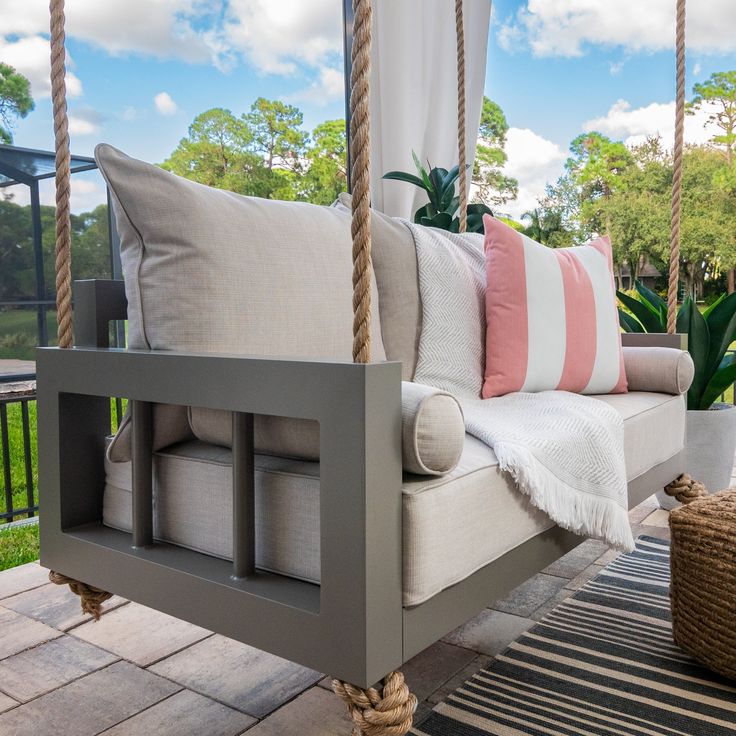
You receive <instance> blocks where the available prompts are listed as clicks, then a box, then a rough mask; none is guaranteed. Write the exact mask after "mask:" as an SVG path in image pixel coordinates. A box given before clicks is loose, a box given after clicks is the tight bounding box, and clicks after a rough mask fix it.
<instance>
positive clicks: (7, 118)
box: [0, 62, 34, 143]
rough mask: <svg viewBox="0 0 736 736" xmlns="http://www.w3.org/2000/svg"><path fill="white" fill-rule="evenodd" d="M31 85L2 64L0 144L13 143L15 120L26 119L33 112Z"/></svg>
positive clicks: (0, 79)
mask: <svg viewBox="0 0 736 736" xmlns="http://www.w3.org/2000/svg"><path fill="white" fill-rule="evenodd" d="M33 107H34V104H33V98H32V97H31V83H30V82H29V81H28V80H27V79H26V78H25V77H24V76H23V75H22V74H21V73H20V72H17V71H15V69H14V68H13V67H12V66H10V64H3V63H2V62H0V143H12V142H13V133H12V130H13V123H14V119H15V118H24V117H26V116H27V115H28V113H29V112H31V110H33Z"/></svg>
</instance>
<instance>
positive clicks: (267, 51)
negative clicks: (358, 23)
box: [224, 0, 342, 74]
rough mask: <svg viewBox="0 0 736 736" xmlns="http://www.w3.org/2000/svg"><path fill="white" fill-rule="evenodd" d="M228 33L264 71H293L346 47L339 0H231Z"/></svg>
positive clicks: (318, 62)
mask: <svg viewBox="0 0 736 736" xmlns="http://www.w3.org/2000/svg"><path fill="white" fill-rule="evenodd" d="M224 37H225V38H226V40H227V42H228V43H229V44H230V46H231V47H232V48H233V49H234V50H236V51H239V52H241V53H242V54H244V56H245V57H246V58H247V59H248V60H249V61H250V62H251V63H252V64H253V65H254V66H256V67H257V68H258V69H259V70H260V71H262V72H265V73H271V74H291V73H293V72H294V71H296V69H297V65H298V64H299V63H305V64H307V65H309V66H312V67H319V66H321V65H323V64H324V62H325V61H326V60H328V59H329V58H330V57H331V56H332V55H333V54H341V53H342V17H341V13H340V5H339V3H338V2H336V1H335V0H310V1H309V2H304V0H230V2H229V7H228V12H227V20H226V23H225V27H224Z"/></svg>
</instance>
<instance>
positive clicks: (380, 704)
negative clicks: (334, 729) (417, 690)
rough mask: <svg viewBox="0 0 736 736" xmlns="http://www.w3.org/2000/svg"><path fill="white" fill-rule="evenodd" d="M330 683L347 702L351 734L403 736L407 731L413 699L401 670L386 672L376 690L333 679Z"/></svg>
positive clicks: (414, 698)
mask: <svg viewBox="0 0 736 736" xmlns="http://www.w3.org/2000/svg"><path fill="white" fill-rule="evenodd" d="M332 687H333V689H334V690H335V692H336V693H337V695H339V696H340V697H341V698H342V699H343V700H344V701H345V703H346V704H347V706H348V710H349V711H350V717H351V718H352V719H353V723H354V724H355V727H354V728H353V736H404V735H405V734H406V733H408V732H409V729H410V728H411V726H412V720H413V718H414V711H415V710H416V709H417V699H416V697H415V696H414V695H412V693H411V692H409V688H408V687H407V685H406V683H405V682H404V675H402V674H401V672H392V673H391V674H390V675H388V676H387V677H386V678H385V679H384V680H383V687H382V689H381V691H380V692H379V691H378V690H376V688H373V687H369V688H368V689H367V690H363V689H361V688H359V687H355V686H354V685H348V684H346V683H344V682H340V680H333V681H332Z"/></svg>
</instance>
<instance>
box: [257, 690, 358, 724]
mask: <svg viewBox="0 0 736 736" xmlns="http://www.w3.org/2000/svg"><path fill="white" fill-rule="evenodd" d="M351 727H352V723H351V721H350V718H349V716H348V711H347V708H346V707H345V704H344V703H343V702H342V701H341V700H340V699H339V698H338V697H337V696H336V695H334V694H332V693H329V692H327V691H326V690H325V689H324V688H321V687H313V688H310V689H309V690H307V691H306V692H304V693H302V694H301V695H300V696H299V697H298V698H296V699H295V700H293V701H292V702H291V703H288V704H287V705H285V706H284V707H283V708H280V709H279V710H277V711H276V712H275V713H274V714H273V715H272V716H269V717H268V718H266V720H265V721H261V723H259V724H258V725H257V726H254V727H253V728H251V729H249V730H248V731H247V732H246V733H247V736H347V734H349V733H350V732H351Z"/></svg>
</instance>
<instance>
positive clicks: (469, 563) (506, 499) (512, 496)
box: [103, 393, 685, 606]
mask: <svg viewBox="0 0 736 736" xmlns="http://www.w3.org/2000/svg"><path fill="white" fill-rule="evenodd" d="M598 398H601V399H602V400H603V401H606V402H607V403H610V404H611V405H612V406H614V407H615V408H616V409H617V410H618V411H620V412H621V414H622V416H623V417H624V427H625V450H626V464H627V475H628V478H629V480H632V479H634V478H636V477H637V476H639V475H641V474H642V473H644V472H646V471H647V470H649V469H650V468H652V467H653V466H655V465H657V464H659V463H661V462H664V461H665V460H668V459H669V458H670V457H672V456H674V455H676V454H677V453H678V452H679V451H680V450H681V449H682V447H683V444H684V426H685V405H684V401H683V398H682V397H679V396H670V395H665V394H650V393H629V394H619V395H617V396H605V397H598ZM154 466H155V509H156V535H157V537H158V538H160V539H165V540H167V541H171V542H174V543H176V544H180V545H182V546H185V547H189V548H191V549H195V550H197V551H201V552H206V553H208V554H212V555H216V556H219V557H223V558H230V557H231V548H232V523H231V509H232V505H231V504H232V491H231V483H232V470H231V459H230V451H229V450H227V449H224V448H219V447H214V446H212V445H207V444H204V443H202V442H198V441H195V442H188V443H185V444H181V445H178V446H175V447H172V448H169V449H168V450H163V451H160V452H158V453H157V454H156V456H155V463H154ZM256 467H257V474H256V512H257V524H258V526H257V528H258V530H259V533H258V540H257V561H258V565H259V566H260V567H262V568H263V569H267V570H271V571H274V572H280V573H283V574H286V575H291V576H294V577H298V578H301V579H305V580H310V581H314V582H317V581H318V580H319V569H320V568H319V538H320V536H319V464H317V463H310V462H305V461H298V460H287V459H284V458H278V457H267V456H258V457H257V458H256ZM107 472H108V476H107V486H106V488H105V495H104V516H103V519H104V522H105V523H106V524H108V525H110V526H113V527H116V528H119V529H124V530H128V529H130V525H131V493H130V487H131V482H130V465H129V464H117V465H114V464H110V463H108V465H107ZM655 490H657V489H656V488H652V493H653V492H654V491H655ZM551 526H552V522H550V520H549V519H548V518H547V516H546V515H545V514H543V513H542V512H540V511H538V510H536V509H534V508H533V507H531V506H530V505H529V503H528V502H527V500H526V497H525V496H523V495H522V494H521V493H519V491H517V490H516V488H515V486H514V484H513V482H512V481H511V479H510V478H509V476H508V475H507V474H505V473H502V472H501V471H500V470H499V468H498V462H497V460H496V456H495V455H494V453H493V451H492V450H490V449H489V448H488V447H487V446H486V445H484V444H483V443H481V442H480V441H479V440H476V439H475V438H473V437H470V436H466V439H465V445H464V448H463V453H462V456H461V458H460V462H459V464H458V465H457V467H456V468H455V469H454V470H453V471H452V472H451V473H449V474H448V475H445V476H443V477H439V478H437V477H430V476H419V475H410V474H406V475H405V476H404V484H403V568H404V605H406V606H412V605H417V604H419V603H421V602H423V601H425V600H427V599H429V598H431V597H432V596H433V595H435V594H436V593H438V592H440V591H441V590H443V589H444V588H446V587H448V586H450V585H453V584H454V583H457V582H459V581H461V580H463V579H464V578H466V577H467V576H468V575H470V574H471V573H473V572H474V571H476V570H478V569H479V568H481V567H483V566H484V565H487V564H488V563H489V562H492V561H493V560H495V559H497V558H498V557H500V556H501V555H503V554H504V553H505V552H508V551H509V550H510V549H513V548H514V547H516V546H518V545H519V544H522V543H523V542H525V541H526V540H528V539H530V538H531V537H533V536H535V535H537V534H539V533H541V532H542V531H544V530H545V529H548V528H550V527H551Z"/></svg>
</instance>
